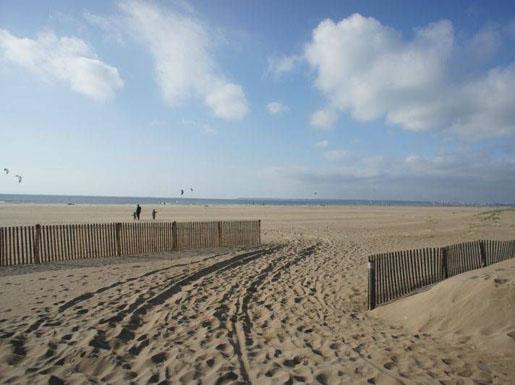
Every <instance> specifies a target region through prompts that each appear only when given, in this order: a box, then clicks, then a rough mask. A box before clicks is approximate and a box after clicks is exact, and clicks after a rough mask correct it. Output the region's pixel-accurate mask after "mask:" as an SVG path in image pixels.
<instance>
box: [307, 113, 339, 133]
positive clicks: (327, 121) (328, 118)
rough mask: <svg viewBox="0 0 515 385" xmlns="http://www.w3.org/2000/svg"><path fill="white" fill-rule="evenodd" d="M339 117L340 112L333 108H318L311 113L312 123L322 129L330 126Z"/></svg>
mask: <svg viewBox="0 0 515 385" xmlns="http://www.w3.org/2000/svg"><path fill="white" fill-rule="evenodd" d="M337 119H338V114H337V113H336V112H335V111H334V110H333V109H326V110H318V111H315V112H314V113H313V114H312V115H311V125H313V126H315V127H318V128H321V129H325V128H330V127H332V126H333V125H334V124H335V123H336V120H337Z"/></svg>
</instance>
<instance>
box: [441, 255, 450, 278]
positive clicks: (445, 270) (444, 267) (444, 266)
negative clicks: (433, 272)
mask: <svg viewBox="0 0 515 385" xmlns="http://www.w3.org/2000/svg"><path fill="white" fill-rule="evenodd" d="M441 250H442V272H443V279H447V278H448V277H449V267H448V264H447V248H446V247H442V249H441Z"/></svg>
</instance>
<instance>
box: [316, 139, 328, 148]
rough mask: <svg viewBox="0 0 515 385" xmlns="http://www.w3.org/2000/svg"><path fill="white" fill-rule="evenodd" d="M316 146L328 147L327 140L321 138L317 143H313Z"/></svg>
mask: <svg viewBox="0 0 515 385" xmlns="http://www.w3.org/2000/svg"><path fill="white" fill-rule="evenodd" d="M315 147H316V148H327V147H329V142H328V141H327V140H321V141H320V142H318V143H315Z"/></svg>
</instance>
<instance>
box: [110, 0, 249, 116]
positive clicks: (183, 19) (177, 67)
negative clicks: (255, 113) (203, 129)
mask: <svg viewBox="0 0 515 385" xmlns="http://www.w3.org/2000/svg"><path fill="white" fill-rule="evenodd" d="M120 7H121V9H122V11H123V13H124V15H125V16H126V24H127V25H128V26H129V29H130V31H131V32H132V34H133V36H134V37H135V38H137V39H139V40H140V41H141V42H143V43H144V44H145V46H146V47H147V48H148V49H149V50H150V52H151V53H152V55H153V57H154V61H155V72H156V78H157V82H158V84H159V86H160V88H161V91H162V93H163V97H164V99H165V100H166V102H168V103H169V104H170V105H171V106H175V105H178V104H180V103H182V102H184V101H186V100H188V99H191V98H197V97H200V98H202V99H203V100H204V103H205V104H206V105H207V106H208V107H209V108H210V109H211V110H212V112H213V113H214V115H216V116H217V117H219V118H222V119H226V120H240V119H243V118H244V117H245V115H246V114H247V112H248V105H247V99H246V97H245V93H244V91H243V89H242V87H241V86H240V85H238V84H235V83H232V82H230V81H228V80H226V79H225V77H224V76H223V75H221V74H220V73H219V72H218V69H217V63H216V61H215V57H214V54H213V52H212V47H211V41H212V40H211V39H210V34H209V32H208V31H207V30H206V27H205V26H204V25H203V24H202V23H201V22H200V21H199V20H197V19H195V18H193V17H191V16H189V15H186V14H183V13H181V12H179V11H175V10H172V9H164V8H161V7H158V6H156V5H154V4H151V3H145V2H139V1H130V2H123V3H120Z"/></svg>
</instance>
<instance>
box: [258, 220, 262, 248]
mask: <svg viewBox="0 0 515 385" xmlns="http://www.w3.org/2000/svg"><path fill="white" fill-rule="evenodd" d="M258 245H261V219H260V220H258Z"/></svg>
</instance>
